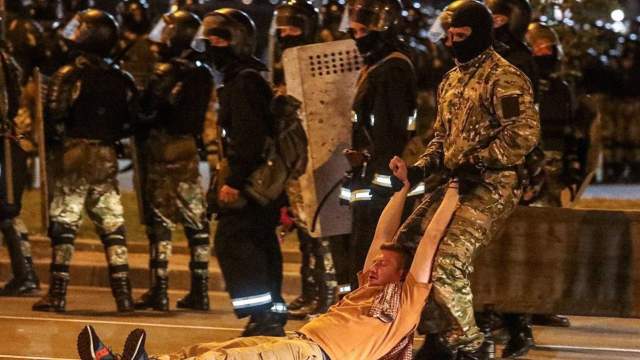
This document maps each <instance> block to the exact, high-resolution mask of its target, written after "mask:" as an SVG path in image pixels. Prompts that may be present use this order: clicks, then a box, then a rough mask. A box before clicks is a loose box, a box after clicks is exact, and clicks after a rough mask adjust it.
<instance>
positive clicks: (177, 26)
mask: <svg viewBox="0 0 640 360" xmlns="http://www.w3.org/2000/svg"><path fill="white" fill-rule="evenodd" d="M199 27H200V19H199V18H198V17H197V16H196V15H195V14H193V13H190V12H188V11H186V10H177V11H174V12H171V13H167V14H164V15H162V17H160V20H158V22H157V23H156V25H155V26H154V27H153V30H151V33H149V41H152V42H154V43H157V44H160V45H161V55H162V56H165V57H174V56H178V55H180V54H181V53H182V52H183V51H185V50H187V49H189V47H190V46H191V42H192V41H193V38H194V37H195V36H196V33H197V32H198V28H199Z"/></svg>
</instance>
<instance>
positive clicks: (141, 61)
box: [115, 0, 157, 89]
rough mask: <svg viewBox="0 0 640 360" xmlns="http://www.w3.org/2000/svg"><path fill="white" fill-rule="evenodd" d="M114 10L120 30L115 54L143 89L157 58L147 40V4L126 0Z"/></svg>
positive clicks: (141, 0) (149, 20)
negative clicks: (116, 12)
mask: <svg viewBox="0 0 640 360" xmlns="http://www.w3.org/2000/svg"><path fill="white" fill-rule="evenodd" d="M116 10H117V11H118V17H119V20H120V25H121V30H122V31H121V35H120V40H118V45H117V46H116V50H115V54H116V56H117V57H118V58H119V60H121V62H122V68H123V69H124V70H125V71H127V72H129V73H131V75H133V78H134V79H135V81H136V84H137V85H138V89H144V88H145V86H146V85H147V81H148V79H149V77H150V76H151V73H153V67H154V64H155V62H156V60H157V59H156V57H155V56H154V53H153V52H152V51H151V49H150V46H149V42H148V41H147V35H148V34H149V30H150V28H151V16H150V14H149V4H148V3H147V1H146V0H126V1H123V2H120V3H119V4H118V6H117V8H116Z"/></svg>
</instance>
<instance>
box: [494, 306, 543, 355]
mask: <svg viewBox="0 0 640 360" xmlns="http://www.w3.org/2000/svg"><path fill="white" fill-rule="evenodd" d="M505 325H506V327H507V330H508V332H509V335H510V339H509V341H508V342H507V345H506V346H505V348H504V350H502V357H503V358H517V357H520V356H524V355H526V354H527V353H528V352H529V350H531V348H533V347H534V346H535V342H534V340H533V331H532V330H531V325H530V324H529V318H528V316H526V315H522V314H507V315H505Z"/></svg>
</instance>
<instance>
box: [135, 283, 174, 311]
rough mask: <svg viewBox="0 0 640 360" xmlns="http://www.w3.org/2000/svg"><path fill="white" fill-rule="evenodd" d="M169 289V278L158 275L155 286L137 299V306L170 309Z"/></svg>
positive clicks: (137, 307) (139, 307)
mask: <svg viewBox="0 0 640 360" xmlns="http://www.w3.org/2000/svg"><path fill="white" fill-rule="evenodd" d="M168 289H169V278H168V277H160V276H158V277H156V278H155V281H154V284H153V286H151V288H150V289H149V290H148V291H147V292H145V293H144V294H142V296H141V297H140V299H138V300H137V301H136V303H135V308H136V309H141V310H142V309H153V310H156V311H169V295H168V292H167V291H168Z"/></svg>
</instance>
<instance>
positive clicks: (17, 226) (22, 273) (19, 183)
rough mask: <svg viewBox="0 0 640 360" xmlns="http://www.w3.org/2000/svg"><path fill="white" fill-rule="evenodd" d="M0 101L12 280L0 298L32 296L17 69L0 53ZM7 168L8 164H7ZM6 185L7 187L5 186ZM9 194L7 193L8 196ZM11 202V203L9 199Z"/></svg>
mask: <svg viewBox="0 0 640 360" xmlns="http://www.w3.org/2000/svg"><path fill="white" fill-rule="evenodd" d="M0 71H2V77H1V78H0V80H1V81H0V86H2V88H1V89H0V99H1V100H2V104H3V105H2V107H3V108H2V109H0V110H1V111H0V113H1V114H2V118H1V119H0V120H1V124H2V131H3V134H2V137H1V139H3V140H4V139H5V138H4V137H7V138H8V140H9V149H8V150H9V152H10V153H9V154H6V153H5V151H6V150H7V148H6V147H5V146H0V161H1V166H2V173H1V175H0V231H2V234H3V235H4V239H5V242H6V244H7V248H8V250H9V258H10V259H11V270H12V272H13V278H12V279H11V280H9V281H8V282H7V284H5V286H4V288H2V289H0V296H24V295H33V294H35V293H36V292H37V291H38V289H40V284H39V280H38V277H37V276H36V273H35V271H34V270H33V260H32V258H31V246H30V244H29V240H28V238H27V231H26V229H25V228H24V225H23V224H22V222H21V221H20V220H19V219H18V215H19V214H20V210H21V208H22V192H23V190H24V187H25V185H26V184H27V174H28V172H27V152H26V151H25V146H23V145H24V143H25V140H26V139H24V138H23V137H24V136H25V135H27V134H24V133H22V131H21V127H20V126H17V124H16V122H15V117H16V114H17V113H18V107H19V105H20V93H21V89H20V68H19V66H18V65H17V64H16V62H15V61H14V60H13V58H12V57H11V56H10V55H9V54H7V53H6V52H4V51H1V52H0ZM8 161H9V162H10V164H9V162H8ZM9 166H10V167H11V169H12V171H10V173H11V177H12V178H8V173H9V171H8V170H7V169H8V167H9ZM9 182H10V185H12V186H9V187H7V185H8V183H9ZM9 192H11V193H9ZM11 198H12V199H11Z"/></svg>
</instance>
